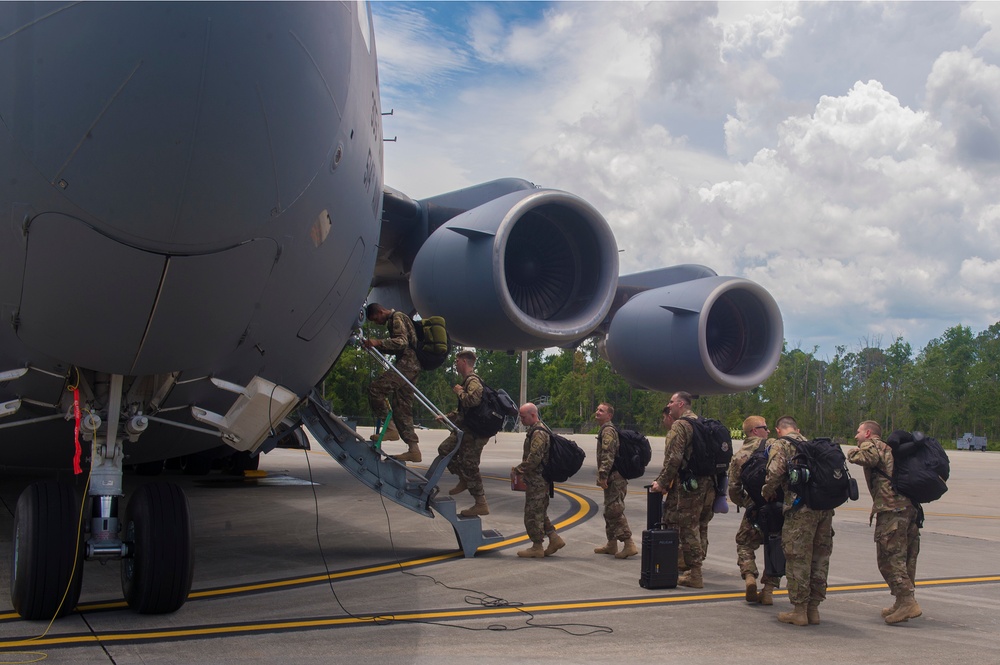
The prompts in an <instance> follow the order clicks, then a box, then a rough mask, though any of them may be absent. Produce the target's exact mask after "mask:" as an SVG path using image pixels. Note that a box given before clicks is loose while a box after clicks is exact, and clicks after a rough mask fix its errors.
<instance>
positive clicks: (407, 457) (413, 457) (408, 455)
mask: <svg viewBox="0 0 1000 665" xmlns="http://www.w3.org/2000/svg"><path fill="white" fill-rule="evenodd" d="M406 446H407V448H408V450H407V451H406V452H405V453H403V454H402V455H393V456H392V458H393V459H394V460H397V461H399V462H419V461H420V460H422V459H423V456H422V455H421V454H420V446H418V445H417V444H415V443H408V444H406Z"/></svg>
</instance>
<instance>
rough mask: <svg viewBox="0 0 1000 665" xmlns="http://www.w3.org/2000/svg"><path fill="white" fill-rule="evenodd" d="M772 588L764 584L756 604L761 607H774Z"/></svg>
mask: <svg viewBox="0 0 1000 665" xmlns="http://www.w3.org/2000/svg"><path fill="white" fill-rule="evenodd" d="M773 593H774V587H773V586H771V585H770V584H765V585H764V586H763V587H761V590H760V596H758V598H757V602H758V603H760V604H761V605H774V597H773Z"/></svg>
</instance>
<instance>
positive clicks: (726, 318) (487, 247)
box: [370, 179, 783, 394]
mask: <svg viewBox="0 0 1000 665" xmlns="http://www.w3.org/2000/svg"><path fill="white" fill-rule="evenodd" d="M372 285H373V291H372V294H371V296H370V300H372V301H377V302H380V303H382V304H383V305H386V306H391V307H395V308H399V309H403V310H404V311H417V312H419V313H420V314H421V315H424V316H430V315H438V316H443V317H445V319H446V320H447V322H448V330H449V334H450V335H451V336H452V338H453V339H454V340H455V341H456V342H458V343H461V344H465V345H468V346H475V347H480V348H489V349H497V350H511V351H513V350H525V349H540V348H548V347H555V346H572V345H575V344H579V343H580V342H581V341H582V340H584V339H586V338H587V337H591V336H596V337H598V338H600V341H599V348H601V349H602V352H603V353H604V354H605V356H606V357H607V359H608V360H609V361H610V362H611V365H612V367H613V368H614V369H615V370H616V371H617V372H618V373H620V374H621V375H622V376H623V377H624V378H625V379H626V380H628V381H629V382H630V383H632V384H634V385H636V386H639V387H642V388H647V389H651V390H660V391H674V390H687V391H690V392H692V393H697V394H712V393H729V392H739V391H741V390H747V389H749V388H752V387H754V386H756V385H759V384H760V383H762V382H763V381H764V380H765V379H766V378H767V377H768V376H770V374H771V373H772V372H773V371H774V369H775V367H777V364H778V359H779V357H780V354H781V347H782V343H783V330H782V321H781V312H780V310H779V309H778V306H777V304H776V303H775V301H774V298H773V297H772V296H771V295H770V293H768V292H767V291H766V290H765V289H764V288H762V287H761V286H760V285H758V284H755V283H754V282H751V281H749V280H746V279H742V278H738V277H724V276H719V275H717V274H716V273H715V272H714V271H713V270H711V269H710V268H706V267H704V266H697V265H678V266H671V267H665V268H660V269H656V270H651V271H646V272H640V273H634V274H629V275H619V274H618V246H617V243H616V241H615V237H614V234H613V233H612V231H611V228H610V227H609V225H608V223H607V222H606V221H605V219H604V218H603V217H602V216H601V214H600V213H599V212H598V211H597V210H596V209H595V208H594V207H593V206H592V205H590V204H589V203H587V202H586V201H585V200H583V199H582V198H580V197H578V196H576V195H574V194H570V193H568V192H563V191H558V190H552V189H542V188H538V187H536V186H535V185H533V184H532V183H530V182H527V181H525V180H517V179H504V180H495V181H492V182H488V183H483V184H480V185H475V186H473V187H469V188H466V189H462V190H458V191H455V192H449V193H447V194H442V195H439V196H435V197H432V198H428V199H423V200H414V199H411V198H409V197H407V196H406V195H405V194H402V193H401V192H398V191H396V190H393V189H391V188H386V189H385V192H384V197H383V217H382V234H381V240H380V245H379V257H378V262H377V265H376V269H375V276H374V279H373V284H372Z"/></svg>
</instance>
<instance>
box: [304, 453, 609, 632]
mask: <svg viewBox="0 0 1000 665" xmlns="http://www.w3.org/2000/svg"><path fill="white" fill-rule="evenodd" d="M305 455H306V467H307V468H308V470H309V486H310V487H311V488H312V493H313V506H314V510H315V515H316V520H315V533H316V544H317V546H318V547H319V553H320V558H321V559H322V560H323V568H324V570H325V572H326V577H327V583H328V584H329V587H330V592H331V593H332V594H333V598H334V600H335V601H336V602H337V605H338V607H340V609H341V611H342V612H344V613H345V614H346V615H347V616H349V617H351V618H352V619H356V620H358V621H364V622H370V623H374V624H376V625H380V626H384V625H391V624H393V623H401V622H405V623H419V624H427V625H432V626H443V627H446V628H460V629H462V630H470V631H495V632H500V631H508V630H510V631H515V630H525V629H527V628H542V629H547V630H558V631H561V632H564V633H567V634H569V635H573V636H574V637H584V636H587V635H594V634H598V633H613V632H614V629H612V628H611V627H610V626H602V625H598V624H580V623H555V624H540V623H534V622H535V615H534V614H533V613H532V612H530V611H528V610H525V609H522V607H523V605H524V603H521V602H517V601H510V600H507V599H505V598H501V597H499V596H494V595H492V594H488V593H486V592H484V591H479V590H476V589H468V588H465V587H456V586H450V585H448V584H445V583H444V582H441V581H440V580H438V579H437V578H435V577H434V576H433V575H428V574H426V573H412V572H410V571H408V570H406V569H405V568H404V567H403V564H402V562H401V561H400V558H399V554H398V552H397V551H396V543H395V541H394V539H393V536H392V520H391V518H390V517H389V510H388V508H387V507H386V505H385V497H384V496H382V494H381V493H379V500H380V502H381V505H382V512H383V514H385V520H386V527H387V530H388V535H389V545H390V547H391V548H392V555H393V559H394V560H395V563H396V566H397V567H398V569H399V572H400V573H402V574H404V575H409V576H411V577H417V578H419V577H423V578H426V579H429V580H431V581H432V582H433V583H434V584H436V585H439V586H442V587H444V588H446V589H449V590H452V591H464V592H467V594H469V595H466V596H465V598H464V601H465V603H466V604H468V605H478V606H481V607H486V608H496V607H510V608H513V609H516V610H517V611H518V612H520V613H522V614H524V615H525V616H526V618H525V620H524V624H525V625H523V626H506V625H503V624H489V625H487V626H482V627H478V626H465V625H461V624H457V623H452V622H447V621H429V620H423V619H409V618H398V617H396V616H395V615H393V614H386V615H376V616H366V617H360V616H357V615H356V614H354V613H353V612H351V611H350V610H348V609H347V608H346V607H345V606H344V604H343V602H341V600H340V597H339V596H338V595H337V591H336V589H335V588H334V584H333V575H332V573H331V571H330V566H329V563H328V562H327V559H326V554H325V551H324V550H323V543H322V538H321V537H320V532H319V497H318V496H317V494H316V483H315V482H314V480H313V474H312V464H311V463H310V461H309V454H308V452H307V451H306V452H305ZM380 471H381V466H380V465H376V475H377V476H378V477H379V479H380V480H381V476H380ZM575 628H581V629H585V630H582V631H574V630H573V629H575Z"/></svg>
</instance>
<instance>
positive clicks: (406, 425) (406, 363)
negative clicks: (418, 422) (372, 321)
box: [368, 310, 420, 443]
mask: <svg viewBox="0 0 1000 665" xmlns="http://www.w3.org/2000/svg"><path fill="white" fill-rule="evenodd" d="M385 325H386V328H387V329H388V331H389V338H388V339H384V340H382V345H381V346H380V347H379V348H380V349H381V350H382V351H383V352H384V353H386V354H392V355H394V356H396V363H395V365H396V369H398V370H399V372H400V373H401V374H402V375H403V376H405V377H406V378H407V379H408V380H409V381H410V383H413V382H415V381H416V380H417V374H419V373H420V361H419V360H417V353H416V351H414V347H415V346H416V344H417V331H416V330H415V329H414V328H413V321H412V319H410V317H408V316H407V315H406V314H403V313H402V312H397V311H395V310H394V311H393V312H392V315H391V316H390V317H389V320H388V321H386V324H385ZM387 399H389V400H391V402H392V422H394V423H395V424H396V429H397V430H399V436H400V438H401V439H403V441H405V442H406V443H418V442H419V439H418V438H417V434H416V432H414V431H413V389H412V388H410V387H409V386H408V385H406V382H405V381H403V379H401V378H400V377H399V375H397V374H396V373H395V372H393V371H392V370H389V369H387V370H386V371H385V372H383V373H382V375H381V376H379V377H378V378H377V379H375V380H374V381H372V382H371V385H369V386H368V404H369V405H370V406H371V408H372V411H373V412H374V413H375V418H376V419H378V420H379V421H381V420H384V419H385V417H386V415H387V414H388V413H389V409H388V407H387V406H386V400H387Z"/></svg>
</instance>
